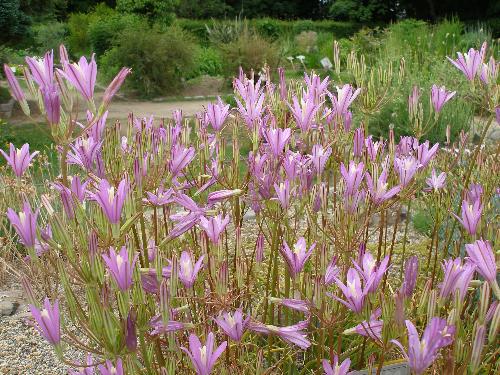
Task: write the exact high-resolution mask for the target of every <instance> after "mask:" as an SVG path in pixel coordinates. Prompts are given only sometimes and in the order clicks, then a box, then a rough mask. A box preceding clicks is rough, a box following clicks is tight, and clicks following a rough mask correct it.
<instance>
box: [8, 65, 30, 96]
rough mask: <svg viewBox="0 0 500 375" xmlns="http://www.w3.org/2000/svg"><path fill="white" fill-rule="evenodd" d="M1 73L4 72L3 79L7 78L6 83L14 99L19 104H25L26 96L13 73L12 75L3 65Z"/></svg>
mask: <svg viewBox="0 0 500 375" xmlns="http://www.w3.org/2000/svg"><path fill="white" fill-rule="evenodd" d="M3 71H4V72H5V77H6V78H7V82H8V83H9V87H10V92H11V93H12V96H13V97H14V99H16V100H17V101H18V102H19V103H21V102H24V103H26V95H24V92H23V90H22V89H21V86H19V82H18V81H17V79H16V76H15V75H14V73H12V69H11V68H10V66H8V65H7V64H3Z"/></svg>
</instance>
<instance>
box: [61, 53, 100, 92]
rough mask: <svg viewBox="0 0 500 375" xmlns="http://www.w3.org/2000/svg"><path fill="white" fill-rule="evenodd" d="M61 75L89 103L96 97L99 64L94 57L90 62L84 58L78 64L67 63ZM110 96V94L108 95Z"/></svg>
mask: <svg viewBox="0 0 500 375" xmlns="http://www.w3.org/2000/svg"><path fill="white" fill-rule="evenodd" d="M63 69H64V70H60V69H58V71H59V73H60V74H61V75H62V76H63V77H64V78H66V79H67V80H68V82H69V83H70V84H71V85H72V86H73V87H74V88H75V89H76V90H77V91H78V92H79V93H80V94H81V95H82V96H83V97H84V98H85V99H86V100H88V101H91V100H92V99H93V97H94V86H95V82H96V77H97V64H96V62H95V58H94V55H92V57H91V59H90V62H88V61H87V59H86V58H85V57H84V56H82V57H81V58H80V60H79V61H78V64H77V63H72V64H70V63H66V64H64V65H63ZM108 96H109V93H108Z"/></svg>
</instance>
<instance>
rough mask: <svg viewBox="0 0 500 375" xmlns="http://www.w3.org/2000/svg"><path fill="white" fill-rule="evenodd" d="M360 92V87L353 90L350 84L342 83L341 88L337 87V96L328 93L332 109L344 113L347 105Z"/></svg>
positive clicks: (347, 107) (336, 112) (340, 113)
mask: <svg viewBox="0 0 500 375" xmlns="http://www.w3.org/2000/svg"><path fill="white" fill-rule="evenodd" d="M360 93H361V89H360V88H358V89H356V90H355V91H354V92H353V88H352V86H351V85H344V86H342V87H341V88H339V87H337V96H335V95H333V94H331V93H329V95H330V99H331V100H332V103H333V111H334V112H335V114H337V115H343V114H345V113H346V112H347V111H348V109H349V106H350V105H351V104H352V102H353V101H354V99H356V97H357V96H358V95H359V94H360Z"/></svg>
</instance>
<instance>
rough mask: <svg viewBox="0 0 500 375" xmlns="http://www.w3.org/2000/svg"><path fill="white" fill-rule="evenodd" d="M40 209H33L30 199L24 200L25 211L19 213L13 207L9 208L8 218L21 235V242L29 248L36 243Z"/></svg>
mask: <svg viewBox="0 0 500 375" xmlns="http://www.w3.org/2000/svg"><path fill="white" fill-rule="evenodd" d="M37 217H38V210H36V211H35V212H33V211H31V206H30V204H29V202H28V201H24V204H23V211H21V212H19V214H17V213H16V212H15V211H14V210H13V209H12V208H8V209H7V218H8V219H9V221H10V224H11V225H12V226H13V227H14V229H15V230H16V232H17V234H18V235H19V237H20V242H21V243H22V244H23V245H24V246H26V247H29V248H33V247H34V246H35V243H36V219H37Z"/></svg>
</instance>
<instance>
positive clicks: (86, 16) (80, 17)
mask: <svg viewBox="0 0 500 375" xmlns="http://www.w3.org/2000/svg"><path fill="white" fill-rule="evenodd" d="M96 20H97V15H96V14H95V13H73V14H70V16H69V18H68V37H67V38H66V43H67V46H68V48H69V52H70V53H71V54H72V55H74V56H78V55H90V53H91V52H92V45H91V41H90V35H89V28H90V25H91V24H92V22H95V21H96Z"/></svg>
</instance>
